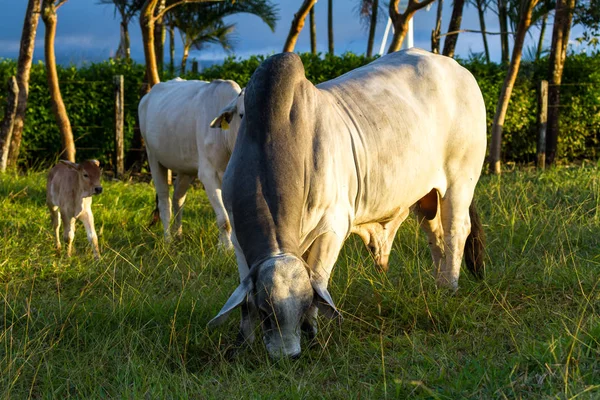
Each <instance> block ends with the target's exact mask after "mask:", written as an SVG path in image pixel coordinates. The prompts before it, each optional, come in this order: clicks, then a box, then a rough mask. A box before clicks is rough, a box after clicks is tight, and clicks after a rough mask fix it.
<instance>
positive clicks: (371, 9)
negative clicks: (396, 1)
mask: <svg viewBox="0 0 600 400" xmlns="http://www.w3.org/2000/svg"><path fill="white" fill-rule="evenodd" d="M356 10H357V12H358V16H359V18H360V22H361V24H362V25H363V26H364V27H368V28H369V37H368V39H367V57H371V56H372V55H373V43H374V42H375V29H376V28H377V22H378V20H379V19H378V15H381V14H379V0H359V2H358V6H357V7H356Z"/></svg>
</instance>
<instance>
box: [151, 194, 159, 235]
mask: <svg viewBox="0 0 600 400" xmlns="http://www.w3.org/2000/svg"><path fill="white" fill-rule="evenodd" d="M155 199H156V206H155V207H154V210H153V211H152V221H150V225H148V228H150V227H152V226H154V225H155V224H156V223H157V222H158V220H159V219H160V211H159V210H158V195H156V197H155Z"/></svg>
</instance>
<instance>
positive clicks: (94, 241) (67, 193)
mask: <svg viewBox="0 0 600 400" xmlns="http://www.w3.org/2000/svg"><path fill="white" fill-rule="evenodd" d="M101 175H102V170H101V169H100V163H99V162H98V161H97V160H89V161H84V162H82V163H81V164H75V163H72V162H70V161H65V160H61V161H60V162H59V163H58V164H56V165H55V166H54V168H52V169H51V170H50V173H49V174H48V182H47V184H46V204H47V205H48V209H50V216H51V218H52V227H53V229H54V238H55V243H56V248H57V249H58V250H60V249H61V244H60V237H59V230H60V222H61V219H62V222H63V223H64V225H65V227H64V232H63V238H64V240H65V242H67V255H68V256H69V257H70V256H71V250H72V247H73V238H74V237H75V219H79V220H81V222H83V226H84V227H85V231H86V233H87V238H88V241H89V242H90V245H91V246H92V251H93V252H94V257H95V258H96V259H98V258H100V251H99V250H98V236H96V229H95V228H94V215H93V214H92V195H94V194H100V193H102V186H101V184H100V177H101Z"/></svg>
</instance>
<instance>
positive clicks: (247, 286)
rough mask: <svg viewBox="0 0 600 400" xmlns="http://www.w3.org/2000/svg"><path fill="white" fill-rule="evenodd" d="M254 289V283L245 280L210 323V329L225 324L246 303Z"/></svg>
mask: <svg viewBox="0 0 600 400" xmlns="http://www.w3.org/2000/svg"><path fill="white" fill-rule="evenodd" d="M252 287H253V283H252V280H251V279H250V277H248V278H246V279H244V280H243V281H242V283H240V285H239V286H238V287H237V289H235V290H234V292H233V294H232V295H231V296H230V297H229V300H227V302H226V303H225V305H224V306H223V308H221V311H219V313H218V314H217V316H216V317H214V318H213V319H211V320H210V321H209V322H208V327H209V328H214V327H215V326H218V325H221V324H222V323H223V322H225V320H226V319H227V317H228V316H229V314H230V313H231V312H232V311H233V310H235V309H236V308H237V307H238V306H240V305H241V304H242V303H243V302H244V301H246V297H247V296H248V295H249V294H251V293H252Z"/></svg>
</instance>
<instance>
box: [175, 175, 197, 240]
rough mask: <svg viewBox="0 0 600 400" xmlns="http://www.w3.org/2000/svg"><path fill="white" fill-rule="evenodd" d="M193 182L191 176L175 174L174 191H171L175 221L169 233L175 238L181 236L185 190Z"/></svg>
mask: <svg viewBox="0 0 600 400" xmlns="http://www.w3.org/2000/svg"><path fill="white" fill-rule="evenodd" d="M193 180H194V176H193V175H184V174H177V180H176V181H175V190H173V215H174V217H175V220H174V221H173V225H172V226H171V232H173V234H174V235H175V236H181V233H182V229H181V215H182V214H183V204H184V203H185V198H186V196H187V190H188V188H189V187H190V184H191V183H192V181H193Z"/></svg>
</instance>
